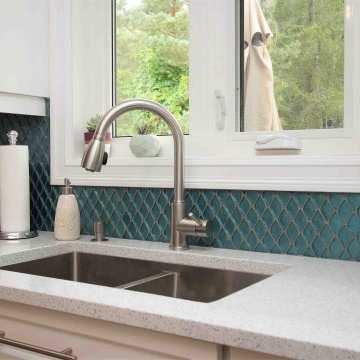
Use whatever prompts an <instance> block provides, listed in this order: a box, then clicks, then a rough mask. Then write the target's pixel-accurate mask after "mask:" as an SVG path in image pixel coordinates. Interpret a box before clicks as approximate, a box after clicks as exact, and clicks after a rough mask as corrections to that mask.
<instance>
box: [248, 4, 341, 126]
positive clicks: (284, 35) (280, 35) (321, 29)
mask: <svg viewBox="0 0 360 360" xmlns="http://www.w3.org/2000/svg"><path fill="white" fill-rule="evenodd" d="M250 1H251V0H250ZM261 5H262V8H263V11H264V14H265V17H266V18H267V21H268V23H269V25H270V28H271V29H272V31H273V34H274V37H273V38H272V40H271V41H270V43H269V44H268V48H269V50H270V55H271V58H272V62H273V71H274V79H275V86H274V87H275V99H276V103H277V107H278V110H279V115H280V119H281V123H282V126H283V128H284V129H322V128H327V127H332V126H333V127H342V126H343V121H344V0H270V1H269V0H267V1H266V2H265V1H261Z"/></svg>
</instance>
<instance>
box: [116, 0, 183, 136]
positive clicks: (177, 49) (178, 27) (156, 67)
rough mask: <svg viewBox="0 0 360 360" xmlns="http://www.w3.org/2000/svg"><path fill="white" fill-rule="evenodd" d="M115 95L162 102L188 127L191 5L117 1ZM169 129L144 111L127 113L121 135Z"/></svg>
mask: <svg viewBox="0 0 360 360" xmlns="http://www.w3.org/2000/svg"><path fill="white" fill-rule="evenodd" d="M116 5H117V18H116V20H117V23H116V24H117V25H116V26H117V32H116V34H117V35H116V36H117V38H116V43H117V98H118V101H122V100H125V99H128V98H133V97H137V98H139V97H142V98H147V99H150V100H154V101H156V102H159V103H161V104H162V105H164V106H166V107H167V108H168V109H169V110H170V111H171V112H172V113H173V114H174V115H175V117H176V118H177V119H178V120H179V122H180V124H181V126H182V129H183V131H184V133H188V131H189V54H188V49H189V29H188V23H189V20H188V17H189V6H188V2H187V1H184V0H143V1H142V2H141V4H140V5H138V6H135V7H130V6H128V3H127V2H126V1H125V0H118V1H117V4H116ZM137 132H149V133H156V134H160V135H162V134H169V129H168V127H167V126H166V124H165V123H164V122H163V121H162V120H161V119H159V118H158V117H157V116H155V115H153V114H150V113H146V112H133V113H129V114H127V116H126V117H125V118H124V120H123V119H122V121H121V123H120V122H119V123H118V134H119V135H134V134H136V133H137Z"/></svg>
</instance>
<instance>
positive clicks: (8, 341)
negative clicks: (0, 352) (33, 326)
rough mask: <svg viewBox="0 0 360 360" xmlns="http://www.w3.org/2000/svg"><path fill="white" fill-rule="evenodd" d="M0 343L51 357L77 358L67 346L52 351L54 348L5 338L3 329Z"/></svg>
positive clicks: (70, 359) (69, 359)
mask: <svg viewBox="0 0 360 360" xmlns="http://www.w3.org/2000/svg"><path fill="white" fill-rule="evenodd" d="M0 344H4V345H8V346H13V347H16V348H19V349H23V350H28V351H32V352H35V353H38V354H42V355H46V356H50V357H53V358H55V359H61V360H77V357H76V356H74V355H72V349H71V348H67V349H65V350H63V351H54V350H49V349H45V348H42V347H39V346H35V345H31V344H26V343H23V342H20V341H16V340H12V339H7V338H6V337H5V331H0Z"/></svg>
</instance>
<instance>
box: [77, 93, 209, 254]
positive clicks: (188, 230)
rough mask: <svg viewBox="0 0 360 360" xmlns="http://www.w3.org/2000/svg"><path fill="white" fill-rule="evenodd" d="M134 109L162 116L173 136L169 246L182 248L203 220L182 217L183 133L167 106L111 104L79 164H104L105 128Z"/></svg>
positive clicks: (93, 166) (140, 101)
mask: <svg viewBox="0 0 360 360" xmlns="http://www.w3.org/2000/svg"><path fill="white" fill-rule="evenodd" d="M135 110H144V111H150V112H152V113H154V114H155V115H157V116H159V117H160V118H161V119H162V120H164V121H165V123H166V124H167V125H168V127H169V128H170V130H171V134H172V136H173V139H174V201H173V203H172V205H171V211H172V213H171V240H170V248H171V249H174V250H186V249H188V248H189V247H188V244H187V240H186V236H187V235H190V234H193V233H194V232H195V230H194V229H195V228H199V229H200V228H201V229H202V228H203V227H204V224H201V225H200V222H199V221H195V220H193V219H188V218H186V217H185V203H184V135H183V133H182V130H181V127H180V125H179V123H178V121H177V120H176V118H175V117H174V115H173V114H172V113H171V112H170V111H169V110H167V109H166V108H165V107H164V106H162V105H160V104H158V103H156V102H154V101H151V100H146V99H132V100H127V101H124V102H122V103H120V104H118V105H116V106H114V107H113V108H111V109H110V110H109V111H108V112H107V113H106V114H105V115H104V117H103V118H102V120H101V121H100V123H99V124H98V126H97V128H96V130H95V134H94V138H93V139H92V140H91V142H90V144H89V146H88V148H87V149H86V150H85V152H84V155H83V159H82V162H81V166H82V167H83V168H85V169H86V170H89V171H97V172H98V171H100V170H101V166H102V165H103V164H106V160H107V159H106V157H104V139H105V136H106V132H107V130H108V129H109V127H110V126H111V124H112V122H113V121H114V120H116V119H117V118H118V117H119V116H120V115H122V114H125V113H127V112H129V111H135ZM105 154H106V153H105ZM184 220H187V221H186V222H185V226H184V224H183V223H184ZM205 225H206V224H205ZM199 231H200V230H199ZM199 233H203V231H200V232H199ZM204 233H205V232H204Z"/></svg>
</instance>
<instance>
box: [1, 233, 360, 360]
mask: <svg viewBox="0 0 360 360" xmlns="http://www.w3.org/2000/svg"><path fill="white" fill-rule="evenodd" d="M90 238H91V237H90V236H82V237H81V239H80V240H78V241H74V242H57V241H55V239H54V235H53V233H50V232H40V234H39V237H37V238H35V239H30V240H23V241H21V242H17V243H9V242H1V243H0V266H5V265H9V264H14V263H18V262H23V261H28V260H34V259H39V258H43V257H48V256H52V255H58V254H64V253H68V252H73V251H78V252H87V253H96V254H103V255H111V256H119V257H128V258H136V259H144V260H155V261H161V262H168V263H178V264H188V265H195V266H202V267H211V268H218V269H227V270H240V271H246V272H255V273H262V274H269V275H273V276H271V277H269V278H267V279H265V280H263V281H260V282H258V283H256V284H254V285H252V286H250V287H247V288H245V289H243V290H241V291H239V292H237V293H234V294H232V295H230V296H227V297H225V298H223V299H221V300H218V301H215V302H212V303H199V302H193V301H188V300H182V299H174V298H170V297H164V296H158V295H151V294H146V293H140V292H135V291H129V290H123V289H121V290H120V289H114V288H109V287H102V286H101V287H100V286H97V285H91V284H85V283H79V282H72V281H66V280H59V279H52V278H46V277H39V276H34V275H27V274H21V273H15V272H10V271H5V270H0V299H2V300H9V301H15V302H19V303H24V304H29V305H35V306H39V307H43V308H47V309H54V310H59V311H64V312H68V313H73V314H78V315H82V316H88V317H92V318H97V319H103V320H108V321H113V322H118V323H122V324H127V325H132V326H138V327H142V328H146V329H151V330H156V331H162V332H166V333H170V334H176V335H181V336H187V337H191V338H195V339H200V340H205V341H210V342H215V343H219V344H224V345H229V346H235V347H240V348H244V349H249V350H255V351H260V352H264V353H269V354H274V355H279V356H285V357H289V358H294V359H308V360H312V359H317V360H332V359H360V263H355V262H349V261H337V260H324V259H313V258H306V257H297V256H287V255H275V254H264V253H255V252H245V251H239V250H224V249H214V248H200V247H192V248H191V250H189V251H186V252H173V251H170V250H169V249H168V245H167V244H164V243H159V242H150V241H137V240H123V239H110V240H109V241H108V242H106V243H93V242H90V241H89V240H90Z"/></svg>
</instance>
